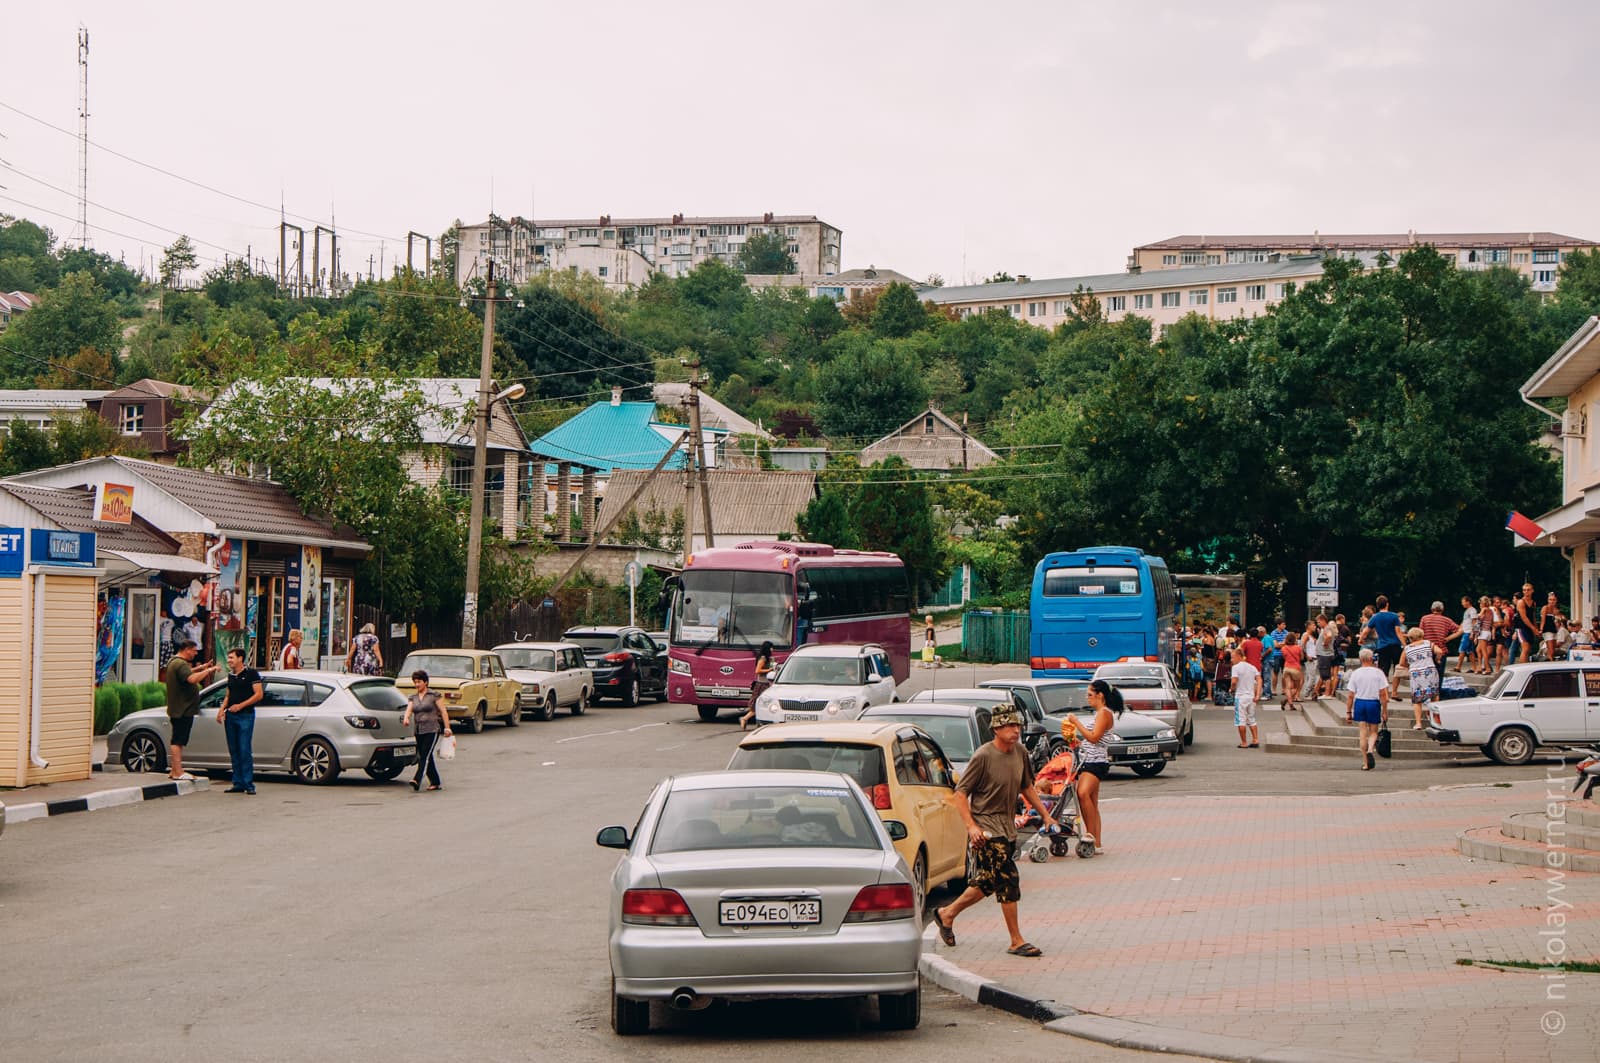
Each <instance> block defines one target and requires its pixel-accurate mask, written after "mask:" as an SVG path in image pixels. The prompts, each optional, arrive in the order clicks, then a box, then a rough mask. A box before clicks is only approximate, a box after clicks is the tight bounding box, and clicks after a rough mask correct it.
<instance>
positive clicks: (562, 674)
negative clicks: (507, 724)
mask: <svg viewBox="0 0 1600 1063" xmlns="http://www.w3.org/2000/svg"><path fill="white" fill-rule="evenodd" d="M494 652H495V653H498V654H499V655H500V660H501V663H503V664H504V665H505V666H506V675H508V676H510V677H511V678H512V679H515V680H516V681H517V682H518V683H519V684H521V690H520V691H519V692H518V694H517V708H518V711H520V712H521V713H522V715H523V716H524V717H526V716H527V715H528V714H529V713H532V714H533V715H534V716H535V717H537V718H538V719H541V720H553V719H555V715H556V709H558V708H563V707H564V708H567V709H568V710H570V711H571V713H572V715H574V716H582V715H583V713H584V710H585V709H587V708H588V707H589V698H590V696H591V695H592V694H593V693H594V673H593V672H592V671H590V669H589V666H588V664H586V663H585V662H584V659H583V648H582V647H581V646H576V645H574V644H573V643H570V642H507V643H505V644H504V645H500V646H496V647H495V648H494Z"/></svg>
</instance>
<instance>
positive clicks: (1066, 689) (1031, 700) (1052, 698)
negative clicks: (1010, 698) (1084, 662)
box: [978, 678, 1089, 730]
mask: <svg viewBox="0 0 1600 1063" xmlns="http://www.w3.org/2000/svg"><path fill="white" fill-rule="evenodd" d="M978 688H979V689H980V690H986V689H991V688H995V689H998V688H1004V689H1006V690H1014V691H1016V692H1017V693H1018V694H1019V695H1021V697H1022V700H1023V702H1024V703H1025V704H1027V705H1028V706H1030V707H1031V708H1035V709H1038V710H1039V712H1040V713H1042V714H1043V715H1045V716H1053V715H1059V714H1060V713H1063V712H1067V711H1070V710H1076V709H1082V708H1086V707H1087V706H1088V704H1089V680H1087V679H1027V678H1022V679H985V680H984V681H983V682H981V683H979V684H978ZM1057 730H1060V728H1059V727H1058V728H1057Z"/></svg>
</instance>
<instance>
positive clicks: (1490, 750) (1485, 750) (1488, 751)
mask: <svg viewBox="0 0 1600 1063" xmlns="http://www.w3.org/2000/svg"><path fill="white" fill-rule="evenodd" d="M1478 752H1480V753H1482V754H1483V755H1484V756H1485V757H1487V758H1488V759H1490V760H1493V759H1494V747H1492V746H1490V745H1489V743H1487V742H1485V743H1484V744H1483V745H1481V746H1479V747H1478ZM123 758H124V759H126V758H127V754H123Z"/></svg>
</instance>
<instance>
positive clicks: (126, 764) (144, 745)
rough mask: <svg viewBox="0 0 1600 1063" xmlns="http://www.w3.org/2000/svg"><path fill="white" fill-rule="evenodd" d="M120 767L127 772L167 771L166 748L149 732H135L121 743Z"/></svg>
mask: <svg viewBox="0 0 1600 1063" xmlns="http://www.w3.org/2000/svg"><path fill="white" fill-rule="evenodd" d="M122 766H123V768H124V769H126V770H127V771H136V772H153V771H165V770H166V769H167V747H166V746H165V745H163V744H162V742H161V739H160V738H158V737H156V735H155V734H154V732H151V731H135V732H133V734H131V735H129V736H128V737H127V739H126V740H124V741H123V743H122Z"/></svg>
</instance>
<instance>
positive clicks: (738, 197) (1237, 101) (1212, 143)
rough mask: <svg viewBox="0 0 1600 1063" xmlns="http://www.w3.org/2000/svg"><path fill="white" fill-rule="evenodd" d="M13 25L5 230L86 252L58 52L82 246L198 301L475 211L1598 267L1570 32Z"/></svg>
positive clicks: (1580, 3)
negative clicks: (85, 86)
mask: <svg viewBox="0 0 1600 1063" xmlns="http://www.w3.org/2000/svg"><path fill="white" fill-rule="evenodd" d="M3 25H4V30H3V33H0V160H3V162H0V185H3V186H5V187H3V188H0V212H6V213H11V214H16V215H21V216H23V217H27V218H30V219H31V220H34V221H37V222H40V223H41V224H45V225H48V226H49V227H50V228H51V229H52V230H53V231H54V232H56V233H57V235H58V236H60V237H61V238H62V239H64V240H65V239H67V238H68V237H70V236H71V235H72V234H73V233H74V230H75V229H76V218H77V196H76V189H77V184H78V142H77V128H78V110H79V108H78V98H79V80H78V79H79V68H78V62H77V52H78V48H77V34H78V27H79V26H80V25H82V26H84V27H86V28H87V30H88V33H89V43H90V53H89V112H90V117H89V139H90V141H91V146H90V148H89V164H88V197H87V198H88V200H89V201H90V204H91V205H90V206H89V207H88V219H89V229H90V239H89V242H90V244H91V245H92V246H93V247H95V248H96V249H98V250H101V251H104V252H107V253H109V254H111V255H113V256H118V257H122V258H124V259H125V260H126V261H127V262H128V263H129V264H130V265H133V266H135V268H138V265H139V263H140V262H145V263H147V264H148V263H152V262H153V261H154V260H156V259H158V258H159V256H160V252H161V249H162V248H163V247H164V246H166V245H167V244H170V243H171V242H172V241H173V240H174V239H176V236H177V234H179V233H186V234H188V235H189V236H190V237H191V239H193V240H194V241H195V244H196V247H197V250H198V252H199V257H200V266H201V268H202V269H204V268H206V267H209V266H211V265H213V264H215V263H217V262H220V261H222V260H223V259H224V257H243V256H244V255H245V254H246V253H247V251H248V252H249V253H250V254H251V255H252V256H253V257H255V258H265V259H266V260H267V263H268V267H269V268H276V267H275V260H276V258H277V254H278V220H279V215H278V211H279V205H280V203H281V204H282V205H283V208H284V209H285V210H286V211H287V212H288V214H289V220H290V221H291V222H295V223H297V224H300V225H302V226H303V227H304V228H305V229H306V231H307V234H308V244H307V246H308V253H307V264H308V268H309V263H310V253H309V247H310V234H311V232H312V229H313V226H315V225H318V224H321V225H323V226H325V227H329V228H333V229H336V230H337V231H338V233H339V237H340V244H341V257H342V260H343V264H344V267H345V269H346V271H347V272H348V271H353V270H356V269H359V270H360V272H362V273H363V274H365V273H366V272H367V269H368V263H369V256H370V261H371V268H373V269H374V270H377V269H379V262H380V260H381V261H382V263H383V264H384V265H385V266H387V267H390V268H392V266H393V264H394V263H395V261H396V256H397V255H398V256H400V258H402V259H403V257H404V254H405V247H404V244H405V236H406V233H407V232H408V231H415V232H419V233H428V234H431V235H437V234H438V233H440V232H442V231H443V230H444V229H445V228H447V227H448V226H449V225H450V224H451V223H452V221H454V220H455V219H458V218H459V219H462V220H464V221H467V222H472V221H482V220H483V219H484V218H485V217H486V216H487V215H488V213H489V212H490V210H493V211H494V212H495V213H497V214H500V215H502V216H507V217H509V216H512V215H520V216H523V217H527V216H530V215H533V216H536V217H541V218H545V217H563V218H566V217H574V218H576V217H595V218H598V217H599V216H600V215H602V214H609V215H613V216H616V217H624V216H647V215H666V214H673V213H683V214H687V215H696V214H761V213H763V212H765V211H773V212H775V213H779V214H814V215H816V216H818V217H820V218H822V219H823V220H824V221H827V222H828V223H830V224H832V225H835V226H837V227H839V228H840V229H842V230H843V232H844V237H843V265H844V267H845V268H854V267H865V266H869V265H872V266H876V267H878V268H880V269H882V268H891V269H896V270H899V271H900V272H902V273H906V274H908V275H911V276H913V277H917V278H919V279H921V278H925V277H927V276H929V275H930V274H934V273H937V274H939V275H940V276H942V277H943V278H945V279H946V281H947V282H949V283H952V284H954V283H959V282H961V281H963V280H981V279H982V278H984V277H987V276H989V275H991V274H993V273H995V272H996V271H999V270H1005V271H1007V272H1010V273H1013V274H1023V273H1025V274H1028V275H1030V276H1032V277H1035V278H1041V277H1059V276H1073V275H1079V274H1093V273H1107V272H1116V271H1118V270H1121V269H1122V268H1123V267H1124V266H1125V265H1126V261H1127V257H1128V254H1129V252H1130V251H1131V249H1132V248H1133V247H1135V246H1137V245H1139V244H1144V243H1149V242H1153V241H1156V240H1160V239H1163V238H1166V237H1169V236H1175V235H1178V234H1182V233H1201V234H1218V233H1306V232H1311V231H1313V230H1315V231H1320V232H1322V233H1338V232H1405V231H1407V230H1417V231H1419V232H1427V231H1435V232H1450V231H1456V232H1461V231H1507V232H1525V231H1530V230H1549V231H1555V232H1560V233H1565V234H1568V235H1573V236H1578V237H1584V238H1588V239H1594V240H1600V195H1597V194H1596V191H1595V190H1596V187H1597V183H1596V177H1595V175H1596V174H1597V173H1600V137H1597V136H1596V135H1595V130H1596V129H1597V128H1600V121H1597V119H1600V91H1596V89H1595V85H1596V83H1597V78H1596V75H1597V72H1600V59H1597V58H1596V56H1595V50H1594V44H1593V42H1594V41H1595V40H1596V39H1597V37H1600V5H1595V4H1592V3H1589V2H1587V0H1555V2H1544V3H1532V4H1511V3H1490V2H1483V0H1453V2H1449V3H1442V2H1434V0H1415V2H1409V3H1395V2H1392V0H1390V2H1387V3H1372V2H1368V0H1346V2H1334V3H1271V2H1258V3H1242V2H1241V3H1234V2H1231V0H1214V2H1211V3H1198V2H1186V0H1171V2H1164V0H1145V2H1141V3H1138V4H1125V3H1117V2H1106V0H1102V2H1100V3H1097V4H1088V3H1078V2H1066V0H1063V2H1055V3H1043V2H1035V3H1010V2H1004V0H989V2H985V3H981V4H980V3H972V2H967V3H955V2H946V0H922V2H919V3H903V2H899V0H871V2H868V3H861V4H853V5H821V6H815V7H809V8H808V7H805V6H803V5H795V4H773V3H761V2H758V0H743V2H731V3H722V2H696V0H677V2H673V3H660V2H659V0H647V2H640V0H610V2H607V3H603V4H602V3H572V2H566V3H548V2H543V0H525V2H522V3H518V4H514V5H513V4H473V5H467V6H466V7H456V6H454V5H441V4H437V3H434V4H422V3H415V2H413V0H389V2H387V3H368V2H365V0H322V2H320V3H309V2H305V0H279V2H277V3H274V4H272V5H268V6H266V7H263V6H261V5H234V4H219V3H216V2H215V0H210V2H205V3H193V2H188V0H158V2H157V3H156V4H154V5H136V4H128V3H126V2H125V0H117V2H99V0H61V2H58V3H51V4H41V3H33V4H26V5H21V6H18V7H16V8H15V9H14V10H10V11H8V12H7V14H6V18H5V20H4V24H3ZM41 123H48V125H46V124H41ZM49 126H55V127H59V128H58V129H52V128H49ZM123 156H125V157H127V158H124V157H123ZM129 159H133V160H137V161H138V163H140V164H144V165H138V164H135V163H134V162H132V161H129ZM158 171H166V172H165V173H162V172H158ZM202 186H204V187H202ZM51 212H54V213H51ZM323 247H324V251H323V254H324V255H325V256H326V255H327V254H328V244H327V243H324V245H323ZM416 254H417V255H418V256H419V258H420V254H421V245H420V242H419V243H418V245H417V250H416ZM147 268H151V269H152V272H153V267H147Z"/></svg>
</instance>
